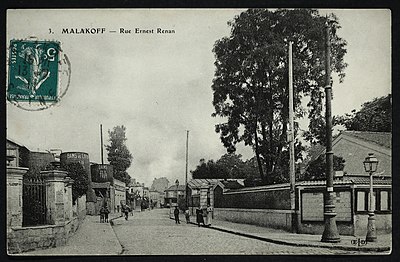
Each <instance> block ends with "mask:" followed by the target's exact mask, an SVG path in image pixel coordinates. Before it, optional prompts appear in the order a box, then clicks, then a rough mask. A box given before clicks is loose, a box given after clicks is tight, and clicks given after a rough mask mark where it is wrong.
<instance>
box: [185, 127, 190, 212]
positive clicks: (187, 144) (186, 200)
mask: <svg viewBox="0 0 400 262" xmlns="http://www.w3.org/2000/svg"><path fill="white" fill-rule="evenodd" d="M188 158H189V130H186V171H185V184H186V186H185V204H186V207H188V205H189V203H188Z"/></svg>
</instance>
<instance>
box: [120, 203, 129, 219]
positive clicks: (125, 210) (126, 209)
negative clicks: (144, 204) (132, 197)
mask: <svg viewBox="0 0 400 262" xmlns="http://www.w3.org/2000/svg"><path fill="white" fill-rule="evenodd" d="M122 212H123V213H124V215H125V220H128V217H129V206H127V205H124V206H123V207H122Z"/></svg>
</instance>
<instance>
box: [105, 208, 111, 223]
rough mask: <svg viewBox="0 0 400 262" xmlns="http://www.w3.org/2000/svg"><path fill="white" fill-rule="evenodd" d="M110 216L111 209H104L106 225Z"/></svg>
mask: <svg viewBox="0 0 400 262" xmlns="http://www.w3.org/2000/svg"><path fill="white" fill-rule="evenodd" d="M108 214H110V209H108V206H105V207H104V220H105V222H106V223H108Z"/></svg>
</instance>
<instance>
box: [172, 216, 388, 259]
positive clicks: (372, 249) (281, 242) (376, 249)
mask: <svg viewBox="0 0 400 262" xmlns="http://www.w3.org/2000/svg"><path fill="white" fill-rule="evenodd" d="M171 219H172V218H171ZM189 223H190V224H193V225H197V223H194V222H189ZM202 227H204V228H209V229H214V230H218V231H221V232H225V233H231V234H235V235H238V236H243V237H248V238H253V239H257V240H261V241H265V242H269V243H273V244H278V245H288V246H297V247H318V248H330V249H340V250H345V251H364V252H385V251H390V250H391V248H390V247H388V246H386V247H347V246H340V245H332V246H328V245H321V244H310V243H308V244H305V243H296V242H291V241H286V240H278V239H273V238H267V237H262V236H257V235H252V234H248V233H243V232H238V231H234V230H230V229H225V228H220V227H215V226H202Z"/></svg>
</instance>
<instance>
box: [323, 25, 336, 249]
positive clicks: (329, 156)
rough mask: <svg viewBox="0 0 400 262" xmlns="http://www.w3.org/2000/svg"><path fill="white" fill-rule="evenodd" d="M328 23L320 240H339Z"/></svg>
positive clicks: (327, 27) (332, 241) (326, 30)
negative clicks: (334, 177) (334, 175)
mask: <svg viewBox="0 0 400 262" xmlns="http://www.w3.org/2000/svg"><path fill="white" fill-rule="evenodd" d="M330 49H331V43H330V41H329V23H328V18H327V21H326V24H325V98H326V108H325V122H326V153H325V155H326V169H325V173H326V192H325V197H324V220H325V229H324V233H323V234H322V238H321V241H322V242H330V243H337V242H340V236H339V233H338V229H337V226H336V212H335V202H334V200H335V195H334V192H333V152H332V104H331V103H332V101H331V100H332V86H331V68H330V63H331V62H330Z"/></svg>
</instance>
